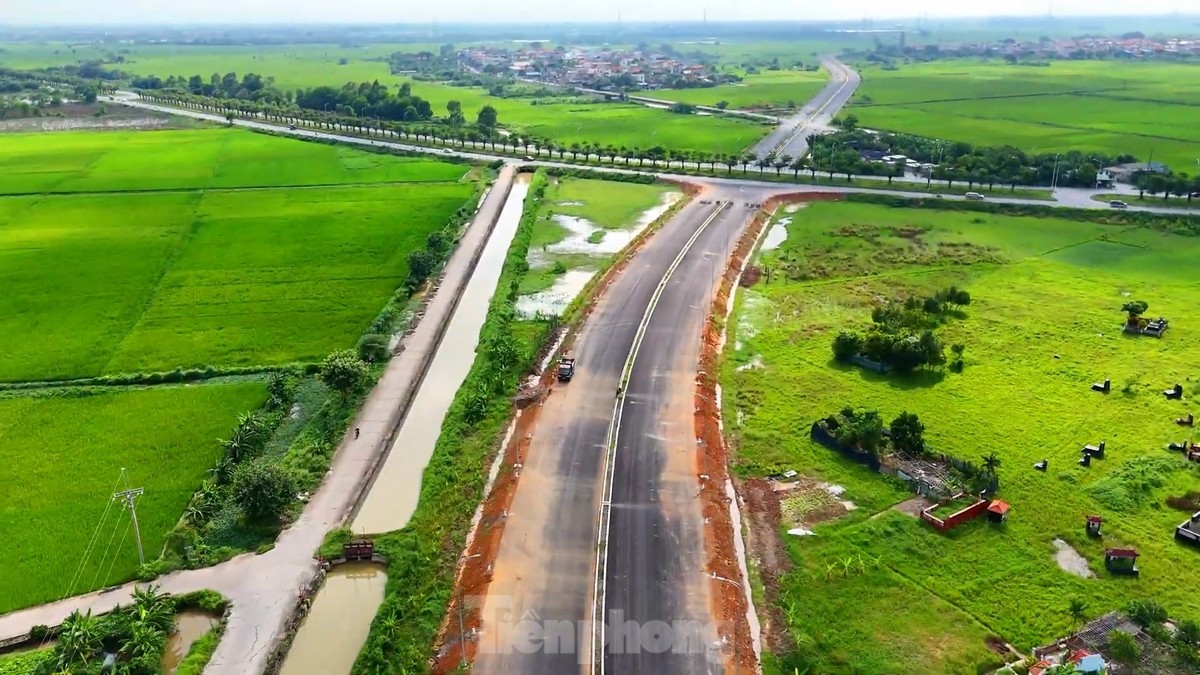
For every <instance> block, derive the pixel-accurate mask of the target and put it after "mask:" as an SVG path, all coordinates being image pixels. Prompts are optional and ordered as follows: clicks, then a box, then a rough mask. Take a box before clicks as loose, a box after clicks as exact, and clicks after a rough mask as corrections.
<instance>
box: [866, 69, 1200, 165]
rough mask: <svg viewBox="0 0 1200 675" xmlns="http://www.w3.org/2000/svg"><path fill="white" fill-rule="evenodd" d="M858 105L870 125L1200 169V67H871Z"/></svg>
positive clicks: (924, 133) (1028, 150)
mask: <svg viewBox="0 0 1200 675" xmlns="http://www.w3.org/2000/svg"><path fill="white" fill-rule="evenodd" d="M862 75H863V82H862V86H861V87H860V88H859V90H858V94H857V95H856V97H855V100H854V103H853V105H852V107H851V109H850V111H851V112H853V114H855V115H857V116H858V118H859V123H860V124H861V125H863V126H866V127H871V128H878V129H886V130H889V131H901V132H907V133H912V134H917V135H922V136H930V137H936V138H945V139H949V140H954V141H965V142H969V143H977V144H985V145H1014V146H1017V147H1019V148H1021V149H1023V150H1025V151H1027V152H1059V151H1064V152H1065V151H1068V150H1079V151H1083V152H1088V151H1092V152H1103V153H1107V154H1109V155H1113V156H1115V155H1119V154H1126V153H1128V154H1132V155H1134V156H1136V157H1138V159H1139V160H1149V159H1150V157H1151V154H1153V159H1154V160H1155V161H1161V162H1164V163H1166V164H1167V165H1169V166H1171V167H1172V168H1173V169H1175V170H1176V171H1184V172H1189V173H1195V171H1196V170H1197V166H1196V165H1197V161H1198V160H1200V129H1198V127H1197V126H1196V124H1195V123H1194V120H1196V119H1197V118H1198V117H1200V66H1197V65H1194V64H1169V63H1161V62H1159V63H1153V62H1152V63H1129V62H1113V61H1078V62H1073V61H1053V62H1051V64H1050V65H1049V66H1047V67H1033V66H1019V65H1008V64H1004V63H1001V62H996V61H991V62H981V61H977V60H953V61H937V62H932V63H922V64H914V65H904V66H900V67H899V68H898V69H897V70H893V71H888V70H883V69H881V68H874V67H872V68H868V69H866V70H864V71H863V73H862Z"/></svg>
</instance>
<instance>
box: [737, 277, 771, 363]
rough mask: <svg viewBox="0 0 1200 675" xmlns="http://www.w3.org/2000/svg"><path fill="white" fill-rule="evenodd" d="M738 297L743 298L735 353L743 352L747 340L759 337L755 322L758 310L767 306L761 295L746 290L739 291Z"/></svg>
mask: <svg viewBox="0 0 1200 675" xmlns="http://www.w3.org/2000/svg"><path fill="white" fill-rule="evenodd" d="M738 295H740V296H741V297H742V315H741V316H740V317H738V324H737V339H735V340H734V341H733V349H734V351H741V350H742V348H743V347H744V346H745V344H744V343H743V342H742V340H743V339H745V340H752V339H754V337H755V336H756V335H758V326H757V325H755V323H754V321H755V318H757V316H758V314H759V312H758V309H759V308H760V307H762V306H764V305H765V304H766V301H765V300H764V299H763V297H762V296H761V295H759V294H758V293H755V292H754V291H752V290H750V289H748V288H746V289H739V290H738Z"/></svg>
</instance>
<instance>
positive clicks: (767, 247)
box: [762, 218, 792, 251]
mask: <svg viewBox="0 0 1200 675" xmlns="http://www.w3.org/2000/svg"><path fill="white" fill-rule="evenodd" d="M791 221H792V219H791V218H781V219H780V220H779V222H778V223H775V224H774V225H772V226H771V229H769V230H767V237H766V239H763V245H762V250H764V251H774V250H775V249H777V248H779V247H780V246H782V245H783V242H785V241H787V235H788V231H787V226H788V225H790V224H791Z"/></svg>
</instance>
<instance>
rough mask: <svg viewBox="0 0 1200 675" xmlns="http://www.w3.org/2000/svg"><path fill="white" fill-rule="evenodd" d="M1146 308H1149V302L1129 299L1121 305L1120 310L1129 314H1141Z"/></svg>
mask: <svg viewBox="0 0 1200 675" xmlns="http://www.w3.org/2000/svg"><path fill="white" fill-rule="evenodd" d="M1147 309H1150V304H1149V303H1147V302H1146V301H1144V300H1131V301H1129V302H1127V303H1125V304H1123V305H1121V311H1123V312H1125V313H1126V314H1128V315H1129V316H1141V315H1143V314H1145V313H1146V310H1147Z"/></svg>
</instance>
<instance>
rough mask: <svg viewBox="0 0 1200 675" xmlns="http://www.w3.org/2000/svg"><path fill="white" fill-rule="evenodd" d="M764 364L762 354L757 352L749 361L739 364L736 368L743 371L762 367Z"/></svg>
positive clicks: (740, 371)
mask: <svg viewBox="0 0 1200 675" xmlns="http://www.w3.org/2000/svg"><path fill="white" fill-rule="evenodd" d="M763 365H764V364H763V357H762V354H755V355H754V356H752V357H750V360H749V361H747V362H745V363H743V364H742V365H740V366H738V367H737V368H735V369H734V370H736V371H737V372H739V373H742V372H745V371H747V370H756V369H758V368H762V367H763Z"/></svg>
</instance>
